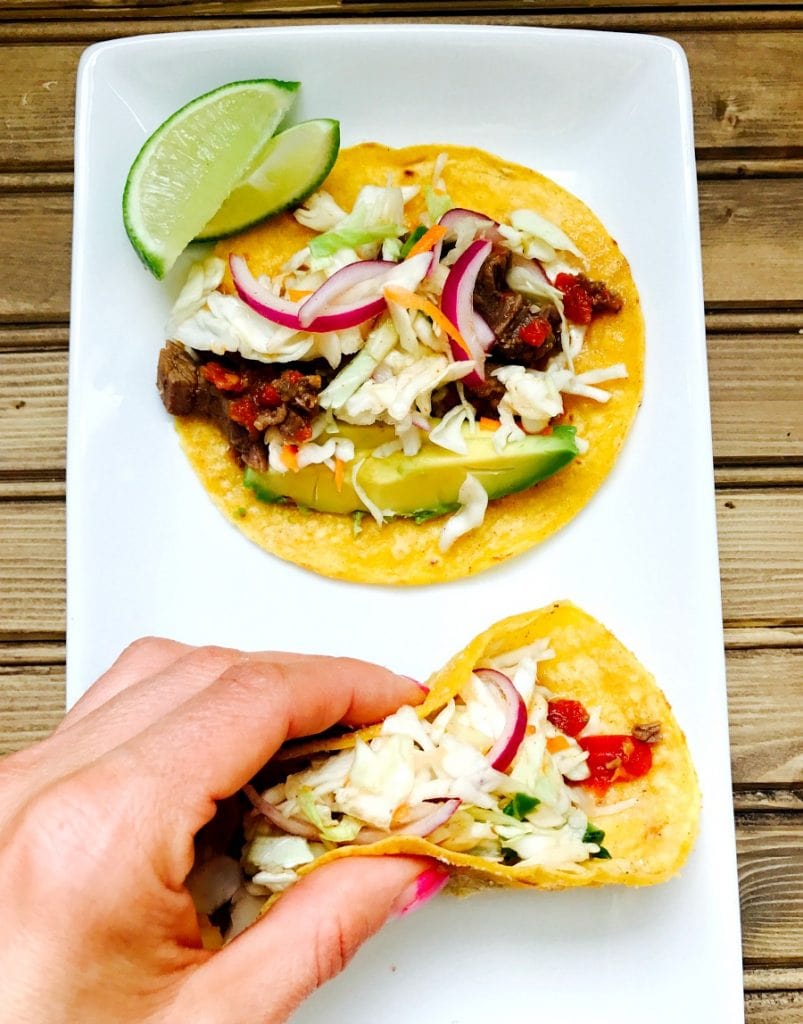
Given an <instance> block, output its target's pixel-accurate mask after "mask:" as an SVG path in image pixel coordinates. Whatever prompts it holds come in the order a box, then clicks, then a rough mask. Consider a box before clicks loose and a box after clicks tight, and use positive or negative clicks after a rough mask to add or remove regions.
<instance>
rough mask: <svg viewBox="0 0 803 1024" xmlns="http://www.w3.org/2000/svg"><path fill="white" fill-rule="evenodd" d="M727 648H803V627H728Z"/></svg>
mask: <svg viewBox="0 0 803 1024" xmlns="http://www.w3.org/2000/svg"><path fill="white" fill-rule="evenodd" d="M725 647H726V648H727V649H728V650H729V651H746V650H750V648H751V647H803V627H800V626H797V627H792V628H789V629H785V628H784V627H782V626H778V627H775V628H758V629H756V628H751V627H749V626H748V627H739V626H734V627H728V628H726V629H725Z"/></svg>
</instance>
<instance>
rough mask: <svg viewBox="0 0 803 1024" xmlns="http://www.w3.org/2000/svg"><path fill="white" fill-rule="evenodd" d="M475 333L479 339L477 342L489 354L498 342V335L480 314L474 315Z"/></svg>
mask: <svg viewBox="0 0 803 1024" xmlns="http://www.w3.org/2000/svg"><path fill="white" fill-rule="evenodd" d="M474 333H475V335H476V337H477V341H478V342H479V343H480V345H482V348H483V351H485V352H487V351H488V349H489V348H490V347H491V345H493V343H494V342H495V341H496V335H495V334H494V332H493V331H492V330H491V328H490V327H489V326H488V324H486V322H485V321H484V320H483V319H482V317H481V316H480V314H479V313H476V312H475V313H474Z"/></svg>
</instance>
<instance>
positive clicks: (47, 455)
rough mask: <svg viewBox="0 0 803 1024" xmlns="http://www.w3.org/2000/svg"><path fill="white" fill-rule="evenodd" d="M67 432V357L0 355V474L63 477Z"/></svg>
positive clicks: (52, 353) (60, 354)
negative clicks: (57, 473) (56, 473)
mask: <svg viewBox="0 0 803 1024" xmlns="http://www.w3.org/2000/svg"><path fill="white" fill-rule="evenodd" d="M66 432H67V354H66V353H65V352H28V351H24V352H20V353H14V352H5V353H3V352H0V434H2V436H3V447H2V449H0V474H3V473H9V472H14V473H19V472H22V471H25V470H32V471H34V472H35V473H42V472H43V471H50V472H53V471H54V470H56V471H62V472H63V470H64V465H65V461H66Z"/></svg>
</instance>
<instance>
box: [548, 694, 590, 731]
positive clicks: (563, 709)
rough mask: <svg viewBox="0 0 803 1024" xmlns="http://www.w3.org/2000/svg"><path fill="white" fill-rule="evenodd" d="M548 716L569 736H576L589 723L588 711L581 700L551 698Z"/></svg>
mask: <svg viewBox="0 0 803 1024" xmlns="http://www.w3.org/2000/svg"><path fill="white" fill-rule="evenodd" d="M546 717H547V719H548V721H550V722H551V723H552V724H553V725H554V726H555V728H556V729H560V731H561V732H565V733H566V735H567V736H576V735H577V734H578V733H580V732H582V731H583V729H585V727H586V726H587V725H588V712H587V711H586V709H585V708H584V707H583V705H582V704H581V703H580V701H579V700H563V699H559V700H551V701H550V702H549V706H548V709H547V716H546Z"/></svg>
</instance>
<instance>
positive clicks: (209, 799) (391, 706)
mask: <svg viewBox="0 0 803 1024" xmlns="http://www.w3.org/2000/svg"><path fill="white" fill-rule="evenodd" d="M423 697H424V689H423V688H422V687H421V686H419V684H417V683H415V682H414V681H413V680H412V679H408V678H407V677H406V676H399V675H396V674H395V673H393V672H391V671H389V670H388V669H385V668H380V667H379V666H378V665H371V664H369V663H368V662H363V661H356V660H353V659H350V658H321V657H308V658H302V659H299V660H297V661H290V662H282V663H277V662H262V661H244V662H240V663H237V664H235V665H232V666H230V667H229V668H227V669H226V670H225V671H224V672H223V673H222V674H221V675H220V676H219V678H218V679H216V680H215V681H214V682H213V683H211V684H210V685H209V686H207V687H206V688H205V689H203V690H202V691H201V692H199V693H197V694H195V695H194V696H192V697H190V699H189V700H186V701H185V702H184V703H183V704H182V705H181V706H180V707H178V708H176V709H175V710H173V711H171V712H170V713H169V714H168V715H166V716H165V717H164V718H162V719H160V720H159V721H157V722H155V723H154V724H152V725H150V726H149V727H148V728H147V729H145V730H144V731H143V732H141V733H140V734H139V735H138V736H135V737H134V738H133V739H131V740H129V741H128V742H127V743H125V744H123V745H122V746H120V747H118V748H117V749H116V750H114V751H112V752H111V753H110V754H109V755H108V758H109V759H110V762H111V763H112V764H115V767H117V766H118V765H117V764H116V763H117V762H120V761H122V762H123V764H124V765H126V763H127V762H128V765H127V767H130V768H132V769H133V772H134V773H135V774H136V776H137V780H138V782H137V790H138V794H139V796H140V798H141V799H142V800H143V801H147V805H148V806H150V807H152V808H157V807H158V808H159V809H160V811H161V814H160V818H161V817H162V814H163V815H165V816H166V820H167V821H169V822H170V827H173V828H178V829H180V830H184V829H187V828H189V829H191V830H193V831H194V830H195V829H197V828H198V827H200V825H202V824H203V823H204V822H205V821H206V820H208V819H209V818H210V817H211V816H212V814H213V813H214V801H216V800H221V799H224V798H225V797H227V796H231V795H232V794H233V793H236V792H237V790H238V789H240V788H241V787H242V786H243V785H245V783H246V782H248V780H249V779H251V778H252V777H253V776H254V775H255V774H256V773H257V771H259V769H260V768H261V767H262V766H263V765H264V764H265V763H266V762H267V761H268V760H269V759H270V757H271V756H272V755H273V754H274V753H275V752H276V751H277V750H278V749H279V747H280V746H281V745H282V743H284V741H285V740H287V739H295V738H298V737H300V736H309V735H312V734H315V733H319V732H323V730H325V729H328V728H329V727H330V726H332V725H335V724H337V723H338V722H342V723H344V724H346V725H362V724H364V723H369V722H377V721H379V720H380V719H382V718H384V717H385V716H386V715H388V714H390V713H391V712H393V711H395V710H396V708H398V707H399V706H400V705H401V704H405V703H407V704H419V703H420V702H421V701H422V700H423ZM131 762H133V763H131ZM177 792H180V798H178V799H177Z"/></svg>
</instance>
